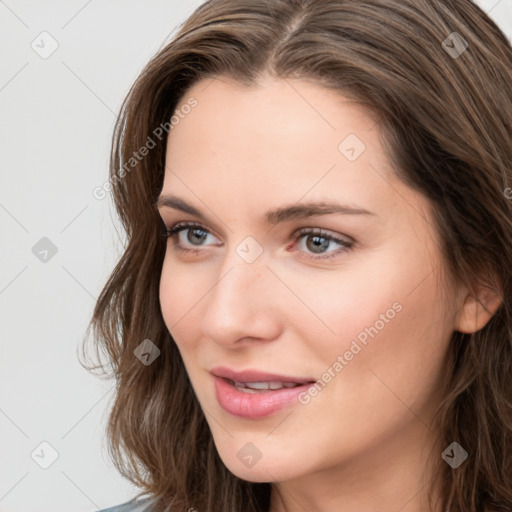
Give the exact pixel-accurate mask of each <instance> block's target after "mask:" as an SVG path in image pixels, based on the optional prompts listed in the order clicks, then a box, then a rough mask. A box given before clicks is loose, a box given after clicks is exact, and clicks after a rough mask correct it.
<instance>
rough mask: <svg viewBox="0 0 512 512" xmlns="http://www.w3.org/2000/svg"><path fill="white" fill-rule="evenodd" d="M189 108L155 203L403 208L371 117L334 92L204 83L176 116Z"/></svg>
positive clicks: (295, 85) (296, 85)
mask: <svg viewBox="0 0 512 512" xmlns="http://www.w3.org/2000/svg"><path fill="white" fill-rule="evenodd" d="M191 98H193V99H195V101H196V102H197V104H196V106H195V107H194V108H193V109H186V111H187V112H188V113H187V114H183V113H182V114H181V115H180V116H179V117H180V121H179V123H177V124H176V125H175V126H174V127H173V128H172V130H171V132H170V134H169V138H168V144H167V154H166V171H165V178H164V184H163V189H162V194H172V195H175V196H176V195H177V196H180V197H181V198H183V199H185V200H186V201H187V202H188V203H192V204H195V205H196V206H198V207H200V205H201V203H202V202H203V203H206V204H208V205H211V207H212V208H213V209H214V210H216V211H219V210H221V209H223V208H224V211H223V213H224V214H226V211H227V210H228V209H229V211H230V212H236V213H237V214H242V215H245V214H247V215H251V214H256V213H255V212H260V211H263V210H265V211H267V210H270V209H272V208H275V207H278V206H281V205H283V204H291V203H294V202H298V201H301V200H302V201H332V200H336V201H339V202H342V203H344V204H357V205H359V206H360V207H362V208H367V209H368V210H372V211H374V212H376V213H377V214H378V210H379V209H381V210H387V212H388V213H389V212H391V211H392V210H394V209H396V208H400V207H404V205H403V204H398V203H397V198H398V202H400V203H403V199H400V198H399V196H400V195H402V197H403V195H404V194H407V192H406V191H402V194H399V196H397V187H400V186H401V185H400V184H399V183H396V180H395V178H394V176H393V171H392V168H391V166H390V163H389V161H388V159H387V157H386V155H385V154H384V151H383V148H382V146H381V142H380V134H379V131H378V124H377V123H376V120H375V116H372V115H371V113H369V112H368V111H367V110H366V109H364V108H363V107H361V106H360V105H358V104H356V103H355V102H354V101H353V100H351V99H349V98H347V97H344V96H343V95H341V94H339V93H338V92H335V91H332V90H328V89H325V88H323V87H321V86H319V85H317V84H314V83H311V82H307V81H302V80H289V79H287V80H278V79H267V80H265V81H263V82H260V83H259V84H258V85H257V86H254V87H246V86H243V85H242V84H239V83H235V82H233V81H231V80H228V79H223V78H220V79H219V78H218V79H207V80H203V81H201V82H198V83H196V84H195V85H194V86H193V87H192V88H190V89H189V90H188V91H187V92H186V93H185V95H184V96H183V98H182V100H181V102H180V104H179V105H178V106H177V109H176V112H178V113H179V112H180V109H181V108H182V106H183V105H185V104H186V103H187V102H189V101H190V99H191ZM183 112H185V109H183Z"/></svg>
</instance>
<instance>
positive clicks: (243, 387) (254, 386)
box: [234, 381, 300, 393]
mask: <svg viewBox="0 0 512 512" xmlns="http://www.w3.org/2000/svg"><path fill="white" fill-rule="evenodd" d="M234 385H235V387H236V388H237V389H238V390H240V391H246V392H249V393H257V392H258V391H265V390H268V389H282V388H294V387H296V386H300V384H297V383H296V382H275V381H271V382H235V383H234Z"/></svg>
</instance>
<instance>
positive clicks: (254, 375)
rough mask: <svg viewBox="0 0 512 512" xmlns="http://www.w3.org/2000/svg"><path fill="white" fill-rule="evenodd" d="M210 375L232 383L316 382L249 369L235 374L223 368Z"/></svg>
mask: <svg viewBox="0 0 512 512" xmlns="http://www.w3.org/2000/svg"><path fill="white" fill-rule="evenodd" d="M210 373H212V374H213V375H215V376H216V377H223V378H225V379H229V380H232V381H233V382H297V383H299V384H306V383H309V382H315V381H316V379H313V378H310V377H293V376H290V375H279V374H277V373H268V372H261V371H259V370H251V369H248V370H242V371H238V372H237V371H235V370H231V369H230V368H226V367H223V366H216V367H215V368H212V369H211V370H210Z"/></svg>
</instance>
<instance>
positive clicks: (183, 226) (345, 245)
mask: <svg viewBox="0 0 512 512" xmlns="http://www.w3.org/2000/svg"><path fill="white" fill-rule="evenodd" d="M191 228H197V229H200V230H202V231H205V232H206V233H207V234H213V233H210V231H208V230H207V229H206V228H205V227H204V226H202V225H201V224H197V223H196V222H179V223H177V224H175V225H174V226H173V227H172V228H170V229H168V228H165V229H164V233H163V234H162V236H163V237H164V238H165V239H169V238H172V239H173V247H174V249H175V250H177V251H179V252H182V253H188V254H199V253H201V252H202V251H203V249H185V248H184V247H182V246H181V245H180V244H179V243H178V242H177V241H176V236H175V235H177V234H179V232H181V231H185V230H187V229H191ZM305 235H315V236H318V237H322V238H325V239H326V240H328V241H329V242H336V243H338V244H340V245H341V246H342V247H341V248H340V249H338V250H336V251H331V252H329V253H327V255H318V256H307V257H306V258H308V259H311V260H326V259H329V258H334V257H336V256H339V255H340V254H341V253H343V252H347V251H350V250H351V249H352V248H353V246H354V242H349V241H347V240H342V239H340V238H337V237H335V236H333V235H331V234H330V233H328V232H326V231H324V230H322V229H320V228H302V229H299V230H298V231H296V232H295V233H294V234H293V235H292V236H291V237H290V239H289V240H288V241H291V240H293V241H294V242H295V243H296V242H298V241H299V240H300V239H301V238H302V237H304V236H305Z"/></svg>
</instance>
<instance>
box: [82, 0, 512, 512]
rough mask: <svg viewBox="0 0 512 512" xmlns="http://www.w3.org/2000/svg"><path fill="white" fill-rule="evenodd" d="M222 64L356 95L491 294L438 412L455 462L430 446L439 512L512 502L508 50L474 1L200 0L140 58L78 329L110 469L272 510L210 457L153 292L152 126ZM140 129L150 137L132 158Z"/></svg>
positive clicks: (201, 497) (162, 505) (155, 167)
mask: <svg viewBox="0 0 512 512" xmlns="http://www.w3.org/2000/svg"><path fill="white" fill-rule="evenodd" d="M454 33H457V34H458V35H457V34H454ZM464 42H466V43H467V45H468V46H467V48H466V49H465V51H462V50H464V48H465V43H464ZM460 51H462V53H460ZM457 53H459V54H457ZM221 74H222V75H223V76H226V77H231V78H234V79H235V80H236V81H238V82H240V83H241V84H244V85H247V86H251V85H254V84H257V83H258V79H259V78H261V77H262V76H264V75H271V76H273V77H277V78H299V79H304V80H310V81H313V82H315V83H317V84H320V85H322V86H324V87H327V88H331V89H334V90H336V91H339V92H340V93H341V94H343V95H344V96H349V97H351V98H353V99H354V100H355V101H357V102H358V103H359V104H360V105H363V106H365V107H368V108H369V109H370V110H371V111H372V112H373V113H375V115H376V116H377V118H378V120H379V123H380V129H381V132H380V133H381V137H382V140H383V143H384V146H385V148H386V150H387V151H388V153H389V158H390V161H391V162H392V163H393V165H394V167H395V170H396V173H397V175H398V176H399V177H400V178H401V179H402V180H403V181H404V182H405V183H406V184H408V185H409V186H411V187H413V188H414V189H416V190H418V191H420V192H421V193H422V194H424V195H425V196H426V197H427V198H428V199H429V200H430V201H431V202H432V204H433V206H434V208H433V210H434V213H435V218H434V220H435V223H436V228H437V230H438V232H439V233H440V235H441V239H442V248H441V249H442V251H443V257H444V259H445V261H446V266H447V268H448V269H449V271H450V274H451V275H452V276H453V278H454V279H456V280H457V282H460V283H463V284H465V285H467V286H468V288H469V289H471V290H474V289H475V288H474V287H475V286H476V284H477V283H479V284H480V283H483V284H485V285H487V286H488V287H490V288H493V289H497V290H499V292H500V295H501V296H502V299H503V302H502V304H501V305H500V307H499V309H498V310H497V312H496V313H495V314H494V315H493V316H492V318H491V319H490V321H489V322H488V323H487V325H486V326H485V327H484V328H482V329H481V330H479V331H478V332H476V333H474V334H464V333H461V332H454V333H453V335H452V339H451V344H450V351H451V356H452V363H453V364H452V365H451V367H450V368H449V372H450V378H449V385H448V388H447V390H446V393H445V395H444V399H443V401H442V404H441V405H440V407H439V409H438V410H437V412H436V418H437V422H438V429H439V435H440V436H441V439H442V440H443V441H444V445H445V446H448V445H450V444H451V443H452V442H453V441H456V442H457V443H459V444H460V445H461V446H462V447H463V448H464V449H465V450H466V451H467V452H468V455H469V457H468V459H467V460H466V461H465V462H464V463H463V464H462V465H461V466H460V467H458V468H457V469H452V468H451V467H450V466H449V465H448V464H447V463H446V462H445V461H444V460H442V458H441V454H438V453H435V454H433V455H432V456H433V459H434V460H435V461H436V464H437V466H436V471H435V472H434V475H435V479H436V482H438V483H439V488H440V489H441V496H440V498H441V500H442V505H443V509H444V510H447V511H448V510H449V511H450V512H451V511H464V512H480V511H483V510H484V509H489V510H511V509H512V482H511V477H510V475H512V397H511V395H512V324H511V306H512V281H511V276H512V221H511V219H512V201H511V200H510V199H511V198H512V189H511V188H510V187H511V186H512V95H511V90H510V86H511V84H512V49H511V47H510V44H509V42H508V41H507V39H506V38H505V36H504V35H503V33H502V32H501V31H500V29H499V28H498V27H497V26H496V25H495V24H494V23H493V22H492V21H491V20H490V19H489V17H488V16H487V15H486V14H485V13H484V12H483V11H482V10H481V9H480V8H479V7H477V6H476V5H475V4H473V3H472V2H471V1H470V0H269V1H266V0H210V1H208V2H206V3H204V4H202V5H201V6H200V7H199V8H197V9H196V11H195V12H194V13H193V14H192V15H191V16H190V17H189V18H188V20H187V21H186V22H185V23H184V24H183V25H182V26H181V27H180V30H179V32H178V33H177V35H176V36H175V37H174V38H173V40H172V41H171V42H170V43H169V44H167V45H166V46H165V47H164V48H163V49H162V50H161V51H159V52H158V53H157V54H156V55H155V56H154V57H153V58H152V59H151V61H150V62H149V63H148V64H147V66H146V67H145V69H144V70H143V71H142V73H141V74H140V76H139V77H138V79H137V80H136V82H135V83H134V85H133V86H132V88H131V89H130V91H129V93H128V95H127V98H126V99H125V101H124V103H123V105H122V109H121V112H120V115H119V118H118V120H117V124H116V128H115V132H114V136H113V143H112V153H111V164H110V182H111V185H112V191H113V192H112V193H113V200H114V203H115V207H116V209H117V212H118V214H119V216H120V219H121V221H122V224H123V227H124V228H125V230H126V234H127V242H126V247H125V249H124V253H123V255H122V257H121V259H120V261H119V262H118V264H117V265H116V267H115V269H114V270H113V272H112V274H111V276H110V278H109V279H108V282H107V283H106V285H105V287H104V288H103V290H102V292H101V294H100V296H99V298H98V301H97V304H96V307H95V310H94V314H93V317H92V319H91V323H90V325H89V328H88V330H87V332H88V333H89V331H90V328H91V327H93V329H94V341H95V345H94V346H95V348H96V353H97V355H98V356H99V351H100V350H101V351H102V352H103V353H104V354H105V355H106V356H107V358H108V362H109V364H110V366H111V375H113V376H114V377H115V379H116V383H117V393H116V396H115V402H114V404H113V407H112V410H111V413H110V417H109V422H108V431H107V433H108V440H109V452H110V454H111V456H112V458H113V460H114V463H115V465H116V467H117V468H118V470H119V471H120V472H121V473H122V474H123V475H124V476H125V477H126V478H128V479H130V480H131V481H132V482H133V483H134V484H135V485H137V486H139V487H140V488H141V489H142V492H141V493H139V495H138V496H141V495H142V494H147V495H150V496H151V497H152V498H153V499H154V500H155V504H156V505H155V506H156V509H159V510H187V509H188V508H189V507H194V508H195V509H197V510H198V511H200V512H203V511H209V512H228V511H229V512H240V511H242V510H243V511H244V512H252V511H254V512H255V511H266V510H268V507H269V496H270V489H271V487H270V486H271V484H270V483H252V482H248V481H244V480H242V479H239V478H237V477H236V476H235V475H233V474H232V473H231V472H230V471H228V469H227V468H226V467H225V466H224V464H223V463H222V461H221V459H220V457H219V455H218V453H217V451H216V448H215V445H214V442H213V439H212V435H211V433H210V430H209V428H208V425H207V423H206V420H205V417H204V414H203V412H202V410H201V407H200V405H199V403H198V401H197V399H196V397H195V394H194V392H193V390H192V388H191V384H190V382H189V380H188V376H187V373H186V371H185V368H184V365H183V363H182V361H181V357H180V354H179V352H178V349H177V347H176V344H175V342H174V340H173V339H172V337H171V336H170V334H169V332H168V330H167V328H166V326H165V324H164V321H163V318H162V314H161V310H160V304H159V279H160V272H161V267H162V262H163V258H164V254H165V250H166V243H165V241H164V238H163V237H161V236H160V235H161V230H162V221H161V219H160V217H159V215H158V212H157V210H156V208H155V204H154V203H155V200H156V198H157V196H158V194H159V193H160V191H161V188H162V183H163V177H164V167H165V150H166V138H162V139H160V138H159V137H157V136H156V134H157V133H158V134H159V133H160V132H158V131H157V130H156V128H157V127H165V128H166V131H170V129H169V120H170V119H171V116H172V115H173V113H174V112H175V109H176V107H177V105H178V104H179V103H180V102H181V101H182V100H183V99H184V98H185V97H186V96H185V95H186V92H187V89H188V88H190V86H191V85H193V84H194V83H195V82H197V81H199V80H201V79H204V78H212V79H213V78H215V77H217V76H219V75H221ZM165 123H167V124H165ZM160 131H161V130H160ZM169 136H172V131H170V135H169ZM148 137H149V138H151V140H152V142H153V143H154V147H152V148H151V149H150V150H149V151H148V152H147V155H146V156H144V158H140V159H137V162H136V164H134V165H132V164H133V162H132V161H131V158H133V155H134V154H135V153H137V152H138V151H139V150H140V148H142V147H143V146H148V145H149V143H148V140H149V139H148ZM157 139H158V140H157ZM128 162H131V164H130V165H129V166H127V163H128ZM132 167H133V168H132ZM145 339H150V340H151V341H152V342H153V343H154V344H155V345H156V346H157V347H158V348H159V350H160V351H161V353H160V355H159V357H158V358H157V359H156V360H155V361H154V362H153V363H152V364H151V365H144V364H141V362H140V361H139V360H138V359H137V358H136V357H135V356H134V350H135V349H136V347H137V346H139V345H140V344H141V342H142V341H143V340H145ZM105 366H106V365H103V366H101V365H100V366H94V367H92V366H89V368H88V369H89V370H94V369H97V368H102V369H103V370H104V371H105V373H106V368H105ZM433 484H434V482H433V483H432V488H433V487H434V485H433ZM175 507H176V508H175Z"/></svg>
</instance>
